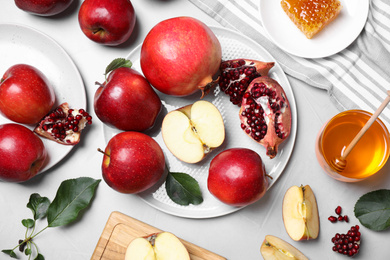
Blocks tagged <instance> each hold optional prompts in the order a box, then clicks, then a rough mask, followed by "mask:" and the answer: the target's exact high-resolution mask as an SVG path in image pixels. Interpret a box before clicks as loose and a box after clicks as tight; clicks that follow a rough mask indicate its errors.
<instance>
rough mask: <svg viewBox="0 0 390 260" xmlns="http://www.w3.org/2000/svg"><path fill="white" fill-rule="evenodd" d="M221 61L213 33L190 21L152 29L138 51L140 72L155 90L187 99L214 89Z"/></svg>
mask: <svg viewBox="0 0 390 260" xmlns="http://www.w3.org/2000/svg"><path fill="white" fill-rule="evenodd" d="M221 59H222V50H221V44H220V42H219V40H218V39H217V37H216V36H215V34H214V33H213V31H212V30H211V29H210V28H209V27H208V26H207V25H206V24H204V23H202V22H201V21H199V20H197V19H195V18H192V17H174V18H170V19H167V20H164V21H161V22H160V23H158V24H157V25H155V26H154V27H153V28H152V29H151V30H150V32H149V33H148V35H147V36H146V37H145V40H144V42H143V44H142V48H141V57H140V63H141V69H142V72H143V74H144V75H145V77H146V79H147V80H148V81H149V82H150V84H152V86H153V87H155V88H156V89H157V90H159V91H161V92H162V93H165V94H167V95H173V96H187V95H190V94H193V93H195V92H196V91H199V90H202V92H203V95H205V94H207V93H208V92H209V91H210V89H211V88H213V87H214V86H215V85H216V81H215V80H213V77H214V76H215V75H216V74H217V73H218V71H219V66H220V64H221Z"/></svg>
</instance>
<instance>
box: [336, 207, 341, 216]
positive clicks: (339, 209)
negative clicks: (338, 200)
mask: <svg viewBox="0 0 390 260" xmlns="http://www.w3.org/2000/svg"><path fill="white" fill-rule="evenodd" d="M335 212H336V214H337V215H340V214H341V207H340V206H337V208H336V209H335Z"/></svg>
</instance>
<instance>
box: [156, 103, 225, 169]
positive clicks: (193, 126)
mask: <svg viewBox="0 0 390 260" xmlns="http://www.w3.org/2000/svg"><path fill="white" fill-rule="evenodd" d="M161 132H162V137H163V139H164V142H165V145H166V146H167V148H168V149H169V151H171V153H172V154H173V155H174V156H176V157H177V158H178V159H179V160H182V161H183V162H187V163H197V162H199V161H201V160H202V159H203V158H204V157H205V156H206V155H207V154H208V153H209V152H210V151H211V150H212V149H214V148H217V147H219V146H220V145H221V144H222V143H223V141H224V140H225V125H224V122H223V118H222V116H221V113H220V112H219V110H218V108H217V107H215V106H214V105H213V104H212V103H210V102H208V101H204V100H200V101H197V102H195V103H194V104H191V105H188V106H185V107H182V108H179V109H177V110H174V111H171V112H169V113H168V114H167V115H166V116H165V117H164V120H163V123H162V127H161Z"/></svg>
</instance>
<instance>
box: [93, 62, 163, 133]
mask: <svg viewBox="0 0 390 260" xmlns="http://www.w3.org/2000/svg"><path fill="white" fill-rule="evenodd" d="M122 61H124V60H122ZM113 62H115V60H114V61H113ZM94 108H95V113H96V115H97V116H98V117H99V119H100V120H101V121H102V122H103V123H105V124H107V125H109V126H111V127H116V128H118V129H120V130H124V131H139V132H142V131H145V130H147V129H149V128H151V127H152V126H153V125H154V123H155V121H156V118H157V115H158V114H159V112H160V110H161V100H160V98H159V96H158V95H157V94H156V92H155V91H154V90H153V88H152V87H151V86H150V84H149V82H148V81H147V80H146V79H145V78H144V77H143V76H142V75H141V74H140V73H139V72H137V71H136V70H134V69H131V68H129V67H120V68H117V69H114V70H113V71H112V72H111V73H110V74H109V76H108V78H107V80H106V81H105V82H104V83H103V84H101V86H100V87H99V88H98V89H97V91H96V93H95V99H94Z"/></svg>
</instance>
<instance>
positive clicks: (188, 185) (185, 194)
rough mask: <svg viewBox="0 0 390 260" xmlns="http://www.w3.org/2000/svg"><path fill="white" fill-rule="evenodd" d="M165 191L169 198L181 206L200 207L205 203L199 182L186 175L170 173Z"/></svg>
mask: <svg viewBox="0 0 390 260" xmlns="http://www.w3.org/2000/svg"><path fill="white" fill-rule="evenodd" d="M165 189H166V191H167V194H168V196H169V198H171V200H172V201H174V202H175V203H177V204H179V205H183V206H187V205H189V204H194V205H198V204H200V203H202V202H203V197H202V193H201V191H200V187H199V184H198V182H197V181H196V180H195V179H194V178H192V177H191V176H190V175H188V174H186V173H181V172H169V173H168V176H167V179H166V182H165Z"/></svg>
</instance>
